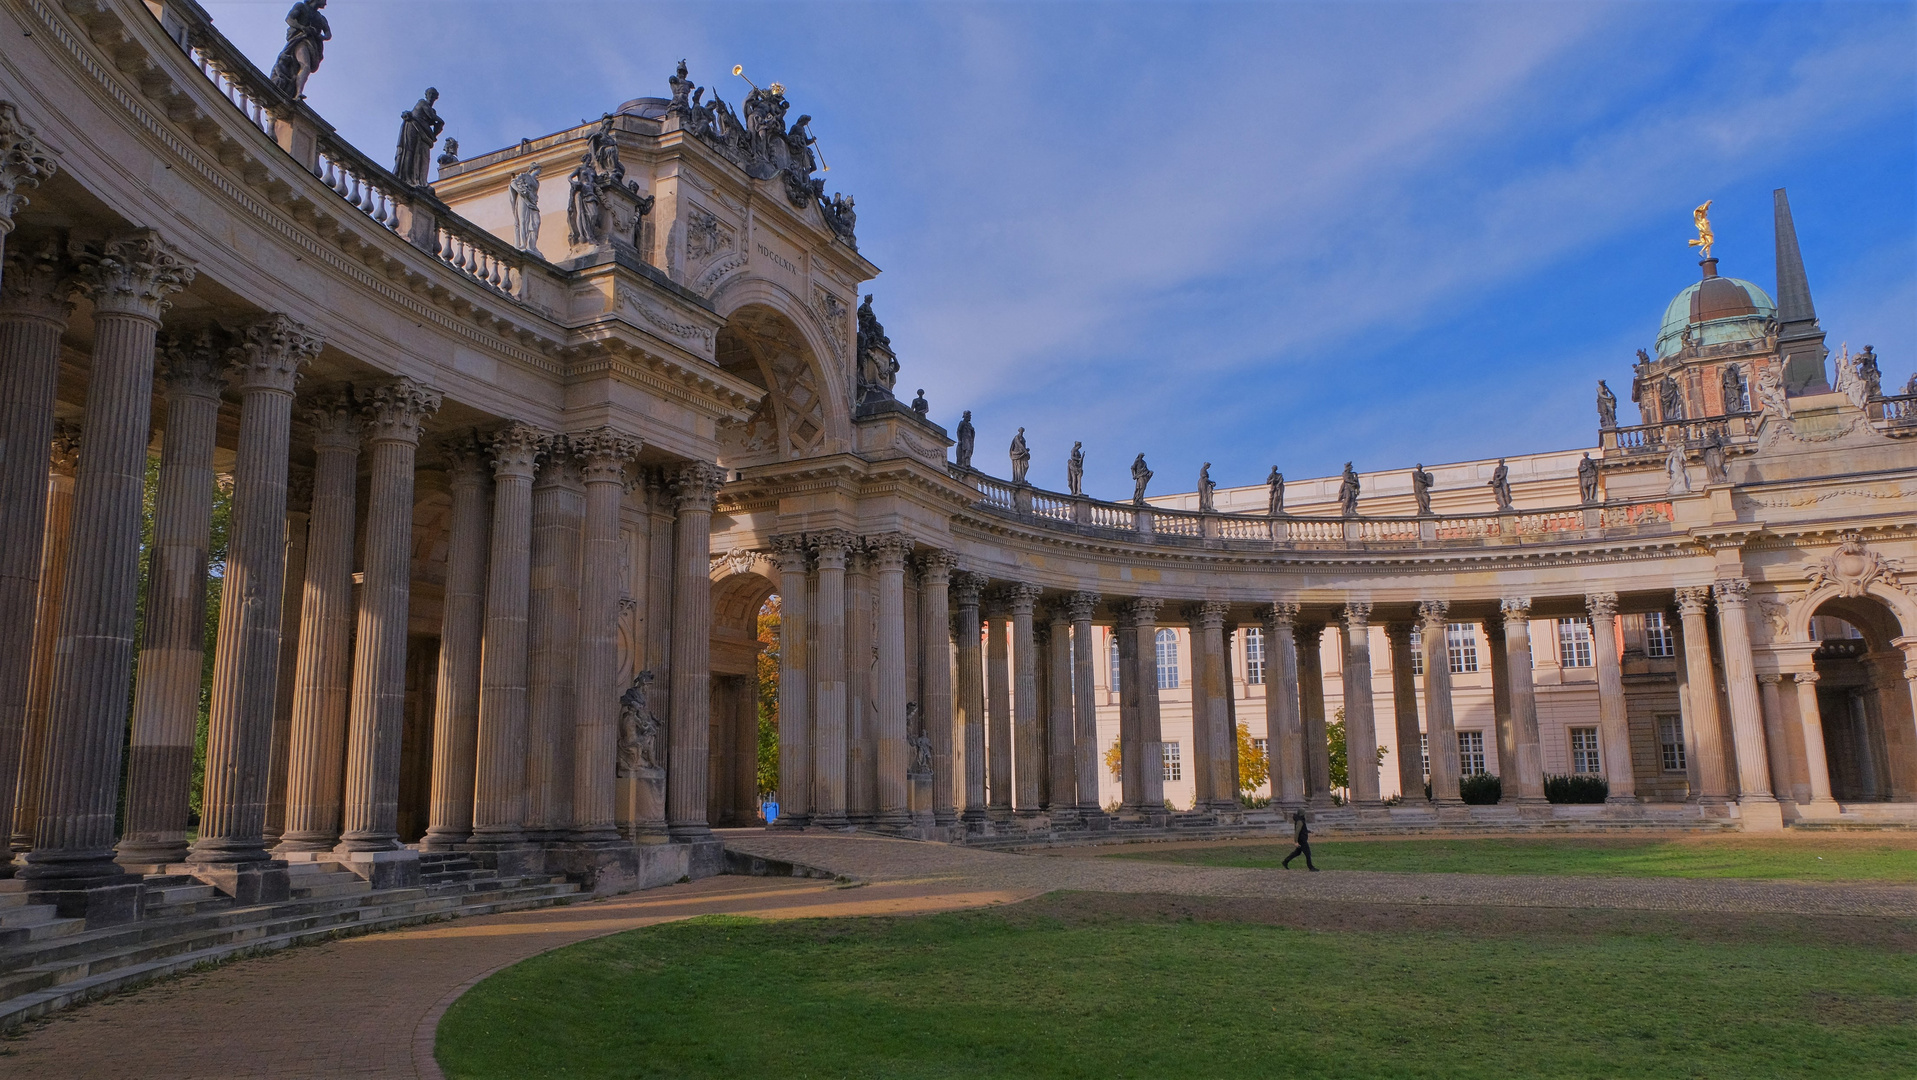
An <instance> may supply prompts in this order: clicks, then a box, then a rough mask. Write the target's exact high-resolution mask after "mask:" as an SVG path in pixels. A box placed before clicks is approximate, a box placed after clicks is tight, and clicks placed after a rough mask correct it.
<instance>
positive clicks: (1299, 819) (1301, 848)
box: [1278, 807, 1318, 874]
mask: <svg viewBox="0 0 1917 1080" xmlns="http://www.w3.org/2000/svg"><path fill="white" fill-rule="evenodd" d="M1291 824H1292V827H1293V829H1295V830H1296V832H1295V837H1296V839H1297V841H1298V846H1297V847H1295V848H1292V849H1291V854H1289V855H1287V856H1285V861H1284V862H1282V863H1280V864H1278V865H1279V868H1280V869H1283V870H1289V869H1291V860H1293V859H1295V858H1297V857H1298V856H1300V855H1303V856H1304V857H1305V869H1307V870H1309V871H1311V872H1312V873H1314V874H1315V873H1317V872H1318V868H1317V867H1316V866H1313V865H1312V863H1311V826H1310V824H1308V823H1307V822H1306V821H1305V811H1304V808H1303V807H1299V808H1298V809H1296V810H1293V811H1292V812H1291Z"/></svg>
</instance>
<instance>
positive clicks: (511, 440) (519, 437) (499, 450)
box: [491, 420, 546, 477]
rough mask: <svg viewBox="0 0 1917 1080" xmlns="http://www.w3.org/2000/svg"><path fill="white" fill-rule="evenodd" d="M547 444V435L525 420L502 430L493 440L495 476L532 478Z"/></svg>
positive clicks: (508, 425) (514, 422)
mask: <svg viewBox="0 0 1917 1080" xmlns="http://www.w3.org/2000/svg"><path fill="white" fill-rule="evenodd" d="M545 444H546V433H545V432H543V431H541V430H539V429H538V428H536V427H534V426H532V425H531V424H528V423H526V422H524V421H523V420H514V421H513V422H512V423H510V424H507V425H506V426H505V427H503V428H500V429H499V430H498V431H496V432H494V433H493V435H492V439H491V445H492V452H493V475H494V476H496V477H507V476H522V477H531V476H532V475H533V471H534V469H535V468H537V466H538V463H539V452H540V450H541V449H543V448H544V446H545Z"/></svg>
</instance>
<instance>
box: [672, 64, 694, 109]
mask: <svg viewBox="0 0 1917 1080" xmlns="http://www.w3.org/2000/svg"><path fill="white" fill-rule="evenodd" d="M687 74H688V73H687V71H686V62H685V61H684V60H681V61H679V71H678V72H677V73H676V74H674V75H670V76H667V78H666V85H668V86H670V87H672V102H671V103H670V104H668V105H667V106H666V115H667V116H677V117H682V118H683V117H688V116H690V115H691V114H692V102H693V97H692V91H693V86H692V80H691V79H689V78H687V77H686V75H687Z"/></svg>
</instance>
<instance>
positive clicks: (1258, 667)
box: [1245, 626, 1265, 686]
mask: <svg viewBox="0 0 1917 1080" xmlns="http://www.w3.org/2000/svg"><path fill="white" fill-rule="evenodd" d="M1264 684H1265V629H1264V627H1262V626H1252V627H1247V628H1246V629H1245V685H1246V686H1263V685H1264Z"/></svg>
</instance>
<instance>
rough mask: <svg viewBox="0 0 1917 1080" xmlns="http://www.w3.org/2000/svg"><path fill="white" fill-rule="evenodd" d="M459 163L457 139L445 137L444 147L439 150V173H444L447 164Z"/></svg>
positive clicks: (442, 174)
mask: <svg viewBox="0 0 1917 1080" xmlns="http://www.w3.org/2000/svg"><path fill="white" fill-rule="evenodd" d="M457 164H459V140H458V139H450V138H449V139H447V140H446V145H445V148H444V149H442V150H441V151H440V152H439V174H440V175H441V176H445V175H446V169H447V167H448V166H452V165H457Z"/></svg>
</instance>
